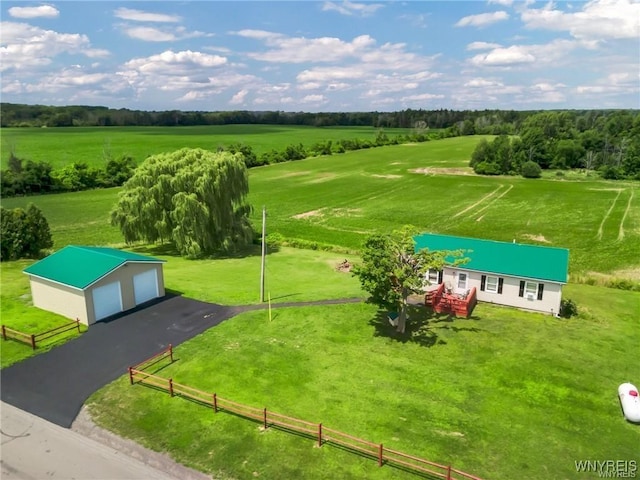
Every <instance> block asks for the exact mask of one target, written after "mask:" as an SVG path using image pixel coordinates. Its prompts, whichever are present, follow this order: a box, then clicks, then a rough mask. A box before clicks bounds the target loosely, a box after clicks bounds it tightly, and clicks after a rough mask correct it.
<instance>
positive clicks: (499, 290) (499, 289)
mask: <svg viewBox="0 0 640 480" xmlns="http://www.w3.org/2000/svg"><path fill="white" fill-rule="evenodd" d="M503 283H504V278H498V293H502V284H503Z"/></svg>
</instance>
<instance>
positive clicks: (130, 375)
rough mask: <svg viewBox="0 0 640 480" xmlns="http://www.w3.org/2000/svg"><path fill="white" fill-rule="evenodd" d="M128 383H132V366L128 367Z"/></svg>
mask: <svg viewBox="0 0 640 480" xmlns="http://www.w3.org/2000/svg"><path fill="white" fill-rule="evenodd" d="M129 383H130V384H131V385H133V367H129Z"/></svg>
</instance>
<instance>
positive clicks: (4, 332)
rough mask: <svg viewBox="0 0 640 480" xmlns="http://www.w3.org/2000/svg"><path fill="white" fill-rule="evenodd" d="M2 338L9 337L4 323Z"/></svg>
mask: <svg viewBox="0 0 640 480" xmlns="http://www.w3.org/2000/svg"><path fill="white" fill-rule="evenodd" d="M2 339H3V340H6V339H7V331H6V330H5V329H4V325H2Z"/></svg>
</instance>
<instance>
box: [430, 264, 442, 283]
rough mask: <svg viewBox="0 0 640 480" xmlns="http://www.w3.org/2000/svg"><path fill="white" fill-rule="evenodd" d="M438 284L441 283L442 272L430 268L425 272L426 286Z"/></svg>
mask: <svg viewBox="0 0 640 480" xmlns="http://www.w3.org/2000/svg"><path fill="white" fill-rule="evenodd" d="M439 283H442V270H434V269H432V268H430V269H429V271H428V272H427V285H437V284H439Z"/></svg>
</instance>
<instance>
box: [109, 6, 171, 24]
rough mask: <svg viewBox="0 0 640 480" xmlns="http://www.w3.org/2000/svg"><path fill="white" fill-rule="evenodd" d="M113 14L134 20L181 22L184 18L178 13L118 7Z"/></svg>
mask: <svg viewBox="0 0 640 480" xmlns="http://www.w3.org/2000/svg"><path fill="white" fill-rule="evenodd" d="M113 14H114V15H115V16H116V17H117V18H120V19H122V20H129V21H133V22H158V23H179V22H180V21H181V20H182V19H181V17H180V16H178V15H166V14H164V13H150V12H143V11H142V10H134V9H131V8H124V7H121V8H118V9H117V10H116V11H115V12H113Z"/></svg>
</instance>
